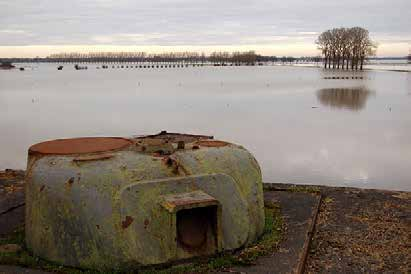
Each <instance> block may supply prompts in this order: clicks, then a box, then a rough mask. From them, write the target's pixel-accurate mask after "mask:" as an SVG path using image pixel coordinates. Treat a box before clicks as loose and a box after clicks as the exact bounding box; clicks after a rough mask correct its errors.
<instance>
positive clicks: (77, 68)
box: [74, 64, 87, 70]
mask: <svg viewBox="0 0 411 274" xmlns="http://www.w3.org/2000/svg"><path fill="white" fill-rule="evenodd" d="M74 68H75V69H76V70H82V69H87V66H84V67H82V66H79V65H77V64H75V65H74Z"/></svg>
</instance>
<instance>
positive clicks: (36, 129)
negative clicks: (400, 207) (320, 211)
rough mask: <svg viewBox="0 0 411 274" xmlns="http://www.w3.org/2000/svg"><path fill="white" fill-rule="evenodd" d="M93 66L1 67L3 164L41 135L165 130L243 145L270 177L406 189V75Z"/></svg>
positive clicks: (410, 127) (409, 85) (20, 159)
mask: <svg viewBox="0 0 411 274" xmlns="http://www.w3.org/2000/svg"><path fill="white" fill-rule="evenodd" d="M97 66H98V65H92V64H89V65H88V70H82V71H76V70H74V69H73V65H65V66H64V68H63V70H61V71H58V70H57V65H56V64H40V65H26V70H25V71H19V70H12V71H0V131H1V134H0V169H5V168H25V164H26V154H27V148H28V147H29V146H30V145H31V144H33V143H36V142H40V141H43V140H47V139H56V138H63V137H75V136H109V135H113V136H128V135H137V134H146V133H147V134H149V133H157V132H159V131H161V130H167V131H171V132H185V133H196V134H205V135H214V136H215V138H217V139H223V140H227V141H231V142H234V143H238V144H242V145H244V146H245V147H246V148H248V149H249V150H250V151H251V152H252V153H253V154H254V155H255V156H256V158H257V160H258V161H259V163H260V164H261V167H262V172H263V175H264V181H267V182H273V183H281V182H283V183H297V184H323V185H335V186H356V187H364V188H382V189H392V190H411V172H410V167H411V73H407V72H391V71H365V72H357V73H354V72H342V71H331V70H328V71H324V70H322V69H319V68H311V67H291V66H263V67H195V68H192V67H190V68H168V69H152V68H150V69H140V68H128V69H126V68H124V69H111V66H110V68H109V69H105V70H103V69H99V70H97V69H96V67H97Z"/></svg>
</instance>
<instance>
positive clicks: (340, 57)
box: [316, 27, 377, 70]
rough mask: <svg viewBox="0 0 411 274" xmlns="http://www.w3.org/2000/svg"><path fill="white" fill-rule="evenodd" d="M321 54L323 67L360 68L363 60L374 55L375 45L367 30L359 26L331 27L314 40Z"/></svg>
mask: <svg viewBox="0 0 411 274" xmlns="http://www.w3.org/2000/svg"><path fill="white" fill-rule="evenodd" d="M316 44H317V46H318V49H319V50H321V53H322V55H323V62H324V68H334V69H335V68H336V69H340V68H341V69H347V70H348V69H352V70H358V69H360V70H362V69H363V65H364V62H365V60H366V59H367V58H368V57H370V56H374V55H375V51H376V49H377V45H376V44H375V43H374V42H373V41H372V40H371V38H370V36H369V31H368V30H366V29H364V28H361V27H353V28H333V29H330V30H327V31H324V32H323V33H321V34H320V35H319V36H318V39H317V41H316Z"/></svg>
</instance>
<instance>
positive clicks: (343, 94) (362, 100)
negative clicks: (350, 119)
mask: <svg viewBox="0 0 411 274" xmlns="http://www.w3.org/2000/svg"><path fill="white" fill-rule="evenodd" d="M371 94H374V92H372V91H370V90H369V89H367V88H365V87H357V88H324V89H320V90H318V91H317V98H318V100H319V101H320V102H321V104H323V105H325V106H330V107H333V108H346V109H350V110H356V111H358V110H361V109H363V108H364V107H365V104H366V102H367V99H368V97H369V96H370V95H371Z"/></svg>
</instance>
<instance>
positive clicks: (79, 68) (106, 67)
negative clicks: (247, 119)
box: [57, 63, 264, 70]
mask: <svg viewBox="0 0 411 274" xmlns="http://www.w3.org/2000/svg"><path fill="white" fill-rule="evenodd" d="M256 65H258V66H263V65H264V64H263V63H257V64H256V63H245V64H243V63H229V64H228V63H213V64H204V63H191V64H175V63H174V64H140V65H111V66H109V65H101V66H98V67H96V68H97V69H109V68H110V67H111V68H112V69H115V68H118V69H119V68H188V67H203V66H214V67H226V66H256ZM74 68H75V69H76V70H82V69H88V67H87V66H80V65H78V64H75V65H74ZM57 69H58V70H62V69H63V66H59V67H57Z"/></svg>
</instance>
